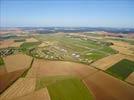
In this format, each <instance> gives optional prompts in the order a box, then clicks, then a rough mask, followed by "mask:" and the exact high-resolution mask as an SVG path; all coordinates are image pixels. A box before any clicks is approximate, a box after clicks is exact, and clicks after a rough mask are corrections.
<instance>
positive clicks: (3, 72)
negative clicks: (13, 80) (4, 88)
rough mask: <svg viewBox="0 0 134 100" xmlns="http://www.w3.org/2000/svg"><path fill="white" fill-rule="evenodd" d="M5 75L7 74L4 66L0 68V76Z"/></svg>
mask: <svg viewBox="0 0 134 100" xmlns="http://www.w3.org/2000/svg"><path fill="white" fill-rule="evenodd" d="M5 73H7V71H6V68H5V66H2V67H1V68H0V76H1V75H3V74H5Z"/></svg>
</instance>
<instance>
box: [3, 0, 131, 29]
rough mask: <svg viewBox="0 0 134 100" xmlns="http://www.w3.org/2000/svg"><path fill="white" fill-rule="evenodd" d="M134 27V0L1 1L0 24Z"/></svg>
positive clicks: (15, 25)
mask: <svg viewBox="0 0 134 100" xmlns="http://www.w3.org/2000/svg"><path fill="white" fill-rule="evenodd" d="M51 26H56V27H57V26H59V27H119V28H124V27H127V28H134V0H0V27H51Z"/></svg>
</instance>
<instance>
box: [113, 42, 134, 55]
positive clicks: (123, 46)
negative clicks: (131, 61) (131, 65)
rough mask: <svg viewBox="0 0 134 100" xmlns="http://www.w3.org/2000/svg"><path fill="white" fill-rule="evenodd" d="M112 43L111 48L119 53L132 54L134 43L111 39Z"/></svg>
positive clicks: (133, 53) (133, 52)
mask: <svg viewBox="0 0 134 100" xmlns="http://www.w3.org/2000/svg"><path fill="white" fill-rule="evenodd" d="M111 42H112V43H113V44H114V45H112V46H111V48H113V49H115V50H117V51H119V53H121V54H125V55H131V56H134V51H133V50H134V45H130V44H129V43H127V42H121V41H111Z"/></svg>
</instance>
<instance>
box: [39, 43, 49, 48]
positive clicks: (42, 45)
mask: <svg viewBox="0 0 134 100" xmlns="http://www.w3.org/2000/svg"><path fill="white" fill-rule="evenodd" d="M44 46H48V44H46V43H41V44H40V45H39V46H38V47H44Z"/></svg>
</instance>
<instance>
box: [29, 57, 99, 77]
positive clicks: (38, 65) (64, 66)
mask: <svg viewBox="0 0 134 100" xmlns="http://www.w3.org/2000/svg"><path fill="white" fill-rule="evenodd" d="M32 67H33V69H32V68H31V70H32V71H31V70H30V71H29V72H28V75H27V77H28V76H29V77H35V76H36V77H43V76H55V75H74V76H78V77H80V78H83V77H86V76H88V75H91V74H93V73H95V72H97V71H98V70H97V69H94V68H92V67H90V66H88V65H84V64H79V63H74V62H64V61H45V60H34V63H33V65H32ZM32 75H33V76H32Z"/></svg>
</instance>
